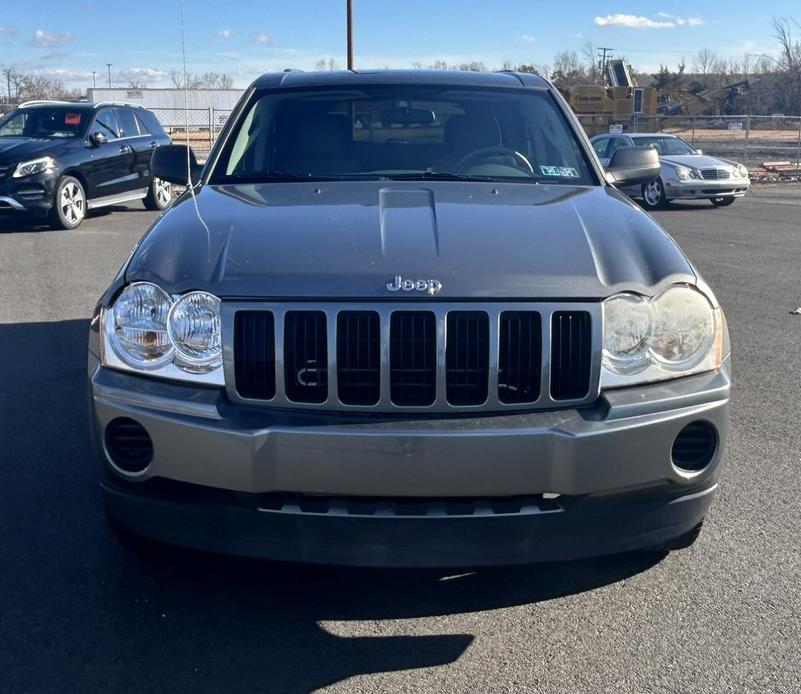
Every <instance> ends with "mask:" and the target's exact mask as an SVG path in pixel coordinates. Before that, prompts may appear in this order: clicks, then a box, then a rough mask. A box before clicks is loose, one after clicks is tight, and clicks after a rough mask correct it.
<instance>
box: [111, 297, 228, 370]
mask: <svg viewBox="0 0 801 694" xmlns="http://www.w3.org/2000/svg"><path fill="white" fill-rule="evenodd" d="M100 325H101V328H102V340H101V344H102V362H103V365H104V366H109V367H111V368H115V369H121V370H123V371H133V372H139V373H141V372H143V371H146V372H147V374H148V375H150V376H160V377H162V378H169V379H172V380H178V381H195V382H199V383H206V384H213V385H225V378H224V376H223V369H222V338H221V326H220V300H219V299H218V298H217V297H216V296H214V295H213V294H209V293H208V292H189V293H187V294H184V295H183V296H180V297H178V298H177V299H173V297H171V296H170V295H169V294H167V293H166V292H165V291H163V290H162V289H161V288H160V287H158V286H156V285H155V284H151V283H150V282H134V283H133V284H130V285H128V286H127V287H125V289H124V290H123V291H122V293H121V294H120V295H119V297H117V300H116V301H115V302H114V304H113V305H112V306H111V307H110V308H107V309H103V311H102V315H101V321H100Z"/></svg>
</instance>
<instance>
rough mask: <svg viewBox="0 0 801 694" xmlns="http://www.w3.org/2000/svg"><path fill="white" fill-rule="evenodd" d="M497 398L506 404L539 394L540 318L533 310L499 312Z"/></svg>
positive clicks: (532, 400)
mask: <svg viewBox="0 0 801 694" xmlns="http://www.w3.org/2000/svg"><path fill="white" fill-rule="evenodd" d="M500 326H501V327H500V345H499V349H498V399H499V400H500V401H501V402H503V403H507V404H513V403H523V402H535V401H536V400H537V399H538V398H539V397H540V378H541V369H542V320H541V318H540V314H539V313H537V312H536V311H504V312H503V313H501V323H500Z"/></svg>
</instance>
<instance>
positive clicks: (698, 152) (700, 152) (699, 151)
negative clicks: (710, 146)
mask: <svg viewBox="0 0 801 694" xmlns="http://www.w3.org/2000/svg"><path fill="white" fill-rule="evenodd" d="M695 153H696V154H703V152H702V151H701V150H700V149H696V150H695Z"/></svg>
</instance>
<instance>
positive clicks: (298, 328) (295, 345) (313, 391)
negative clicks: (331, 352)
mask: <svg viewBox="0 0 801 694" xmlns="http://www.w3.org/2000/svg"><path fill="white" fill-rule="evenodd" d="M284 384H285V385H284V387H285V388H286V396H287V397H288V398H289V399H290V400H293V401H294V402H310V403H321V402H325V400H326V398H328V342H327V335H326V325H325V313H323V312H322V311H288V312H287V314H286V317H285V320H284Z"/></svg>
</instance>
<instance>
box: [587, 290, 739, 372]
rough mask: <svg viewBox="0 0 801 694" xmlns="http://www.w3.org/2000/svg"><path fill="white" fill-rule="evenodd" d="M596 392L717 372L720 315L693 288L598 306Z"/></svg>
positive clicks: (612, 300) (616, 298)
mask: <svg viewBox="0 0 801 694" xmlns="http://www.w3.org/2000/svg"><path fill="white" fill-rule="evenodd" d="M603 324H604V327H603V339H604V348H603V359H602V369H601V387H615V386H627V385H633V384H636V383H647V382H652V381H660V380H664V379H668V378H675V377H677V376H686V375H690V374H694V373H701V372H704V371H711V370H714V369H717V368H719V367H720V365H721V361H722V358H723V329H724V328H723V315H722V313H721V311H720V309H719V308H715V307H714V306H713V305H712V303H711V302H710V301H709V299H708V298H707V297H706V295H705V294H703V293H702V292H701V291H699V290H698V289H696V288H695V287H691V286H688V285H674V286H672V287H669V288H668V289H667V290H665V291H664V292H662V293H661V294H659V295H658V296H655V297H653V298H648V297H644V296H640V295H638V294H633V293H623V294H616V295H615V296H612V297H610V298H609V299H607V300H606V301H604V303H603Z"/></svg>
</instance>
